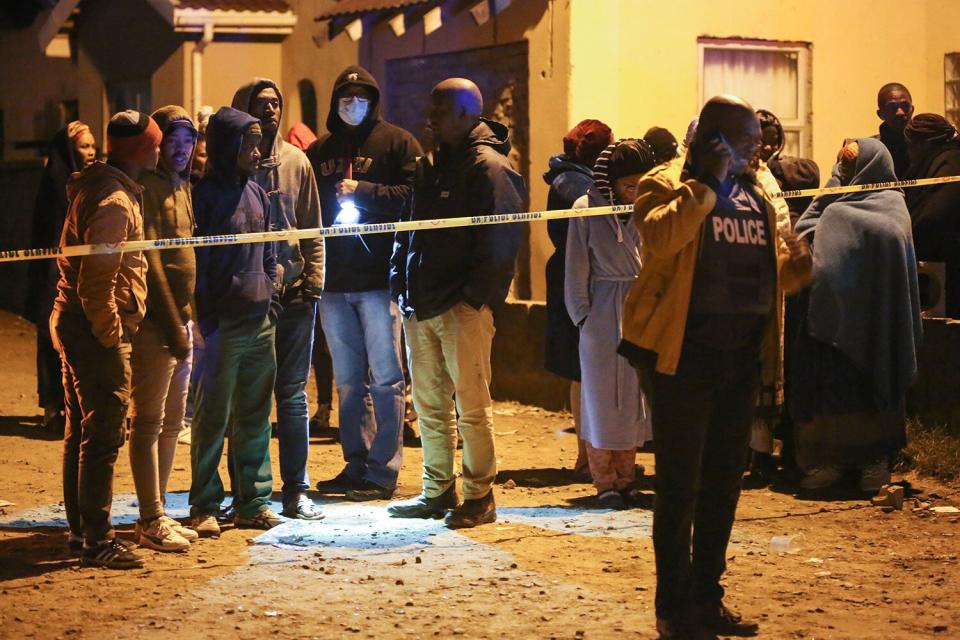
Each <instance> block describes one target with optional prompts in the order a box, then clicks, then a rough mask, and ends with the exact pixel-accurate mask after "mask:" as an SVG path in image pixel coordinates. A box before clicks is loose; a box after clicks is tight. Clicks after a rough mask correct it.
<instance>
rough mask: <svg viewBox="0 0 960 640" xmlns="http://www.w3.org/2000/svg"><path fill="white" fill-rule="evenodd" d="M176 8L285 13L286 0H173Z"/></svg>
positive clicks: (288, 7) (288, 6)
mask: <svg viewBox="0 0 960 640" xmlns="http://www.w3.org/2000/svg"><path fill="white" fill-rule="evenodd" d="M173 4H174V5H175V6H176V7H177V8H178V9H191V10H198V11H257V12H277V13H287V12H288V11H290V5H289V4H287V2H286V0H174V2H173Z"/></svg>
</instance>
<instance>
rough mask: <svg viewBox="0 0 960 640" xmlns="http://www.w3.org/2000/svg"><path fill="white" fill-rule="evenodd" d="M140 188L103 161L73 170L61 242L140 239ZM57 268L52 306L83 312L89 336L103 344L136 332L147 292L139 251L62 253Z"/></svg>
mask: <svg viewBox="0 0 960 640" xmlns="http://www.w3.org/2000/svg"><path fill="white" fill-rule="evenodd" d="M142 192H143V189H142V188H141V187H140V185H138V184H137V183H136V182H134V181H133V180H132V179H131V178H130V176H128V175H127V174H125V173H124V172H123V171H121V170H120V169H117V168H116V167H112V166H110V165H108V164H106V163H103V162H95V163H93V164H92V165H90V166H89V167H87V168H86V169H84V170H83V171H82V172H80V173H75V174H73V175H72V176H71V177H70V181H69V182H68V183H67V200H68V202H69V203H70V208H69V210H68V212H67V218H66V220H65V221H64V224H63V233H62V235H61V237H60V246H64V247H68V246H72V245H78V244H115V243H118V242H126V241H129V240H142V239H143V215H142V213H141V211H142V204H141V194H142ZM57 268H58V269H59V270H60V280H59V282H58V283H57V290H58V293H57V299H56V300H55V301H54V309H56V310H57V311H59V312H65V313H77V314H83V315H84V316H86V318H87V320H89V322H90V330H91V332H92V333H93V335H94V337H96V339H97V340H98V341H99V342H100V344H102V345H103V346H104V347H107V348H111V347H115V346H117V345H118V344H120V342H121V341H122V340H123V339H124V335H126V336H128V337H129V336H132V335H133V334H135V333H136V332H137V327H138V326H139V325H140V321H141V320H142V319H143V314H144V312H145V311H146V298H147V282H146V275H147V262H146V260H145V259H144V257H143V252H141V251H131V252H128V253H112V254H101V255H92V256H81V257H76V258H67V257H63V256H61V257H60V258H57Z"/></svg>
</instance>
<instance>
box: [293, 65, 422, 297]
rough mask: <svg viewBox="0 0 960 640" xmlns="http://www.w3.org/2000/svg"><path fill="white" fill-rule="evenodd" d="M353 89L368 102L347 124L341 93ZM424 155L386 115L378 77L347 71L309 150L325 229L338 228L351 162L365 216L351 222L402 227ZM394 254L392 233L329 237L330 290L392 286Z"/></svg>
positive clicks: (360, 209)
mask: <svg viewBox="0 0 960 640" xmlns="http://www.w3.org/2000/svg"><path fill="white" fill-rule="evenodd" d="M350 86H355V87H363V88H364V89H365V90H366V92H368V94H369V102H367V103H365V106H358V107H356V108H355V109H356V110H355V111H354V112H353V113H352V115H349V116H348V117H358V116H359V115H360V113H359V112H360V111H362V110H363V109H364V108H365V109H366V111H365V112H364V113H363V117H362V119H361V120H360V122H359V123H358V124H356V125H349V124H348V123H347V122H345V121H344V119H343V117H341V114H340V113H339V112H340V108H339V99H340V97H341V94H343V92H344V90H345V89H347V88H348V87H350ZM355 104H358V105H359V104H362V103H361V101H355ZM422 155H423V150H422V149H421V148H420V143H418V142H417V140H416V138H414V137H413V135H411V134H410V133H409V132H407V131H406V130H404V129H401V128H400V127H397V126H395V125H393V124H390V123H389V122H387V121H386V120H384V119H383V118H382V116H381V115H380V87H379V85H378V84H377V81H376V79H375V78H374V77H373V76H372V75H370V73H369V72H368V71H367V70H366V69H364V68H363V67H358V66H351V67H347V68H346V69H344V70H343V72H342V73H341V74H340V75H339V76H338V77H337V80H336V82H335V83H334V86H333V92H332V93H331V95H330V112H329V113H328V114H327V133H326V134H325V135H321V136H320V139H319V140H317V141H316V142H314V143H313V144H312V145H310V148H309V149H307V157H308V158H309V159H310V162H311V163H312V164H313V169H314V173H315V174H316V176H317V186H318V187H319V189H320V203H321V209H322V210H323V224H324V226H327V227H329V226H331V225H333V224H335V223H336V222H337V216H338V214H339V213H340V210H341V203H340V201H339V200H338V199H337V188H336V187H337V184H338V183H339V182H340V181H341V180H343V179H344V178H345V173H346V166H347V164H350V165H351V173H352V175H351V176H346V177H348V178H352V179H353V180H355V181H356V182H357V185H356V191H355V192H354V193H353V194H352V198H353V204H354V205H355V206H356V209H357V211H358V212H359V218H357V219H356V220H353V221H347V222H352V223H355V224H375V223H380V222H396V221H398V220H399V219H400V214H401V212H402V210H403V207H404V205H405V204H406V202H407V200H408V199H409V197H410V194H411V192H412V188H413V176H414V171H415V169H416V166H417V159H418V158H419V157H420V156H422ZM341 222H343V220H342V219H341ZM392 248H393V237H392V236H391V235H390V234H388V233H381V234H373V235H367V236H364V237H362V238H361V237H360V236H341V237H338V238H330V239H329V240H327V255H328V259H327V281H326V286H325V290H326V291H332V292H344V293H346V292H356V291H372V290H376V289H385V288H387V287H388V286H389V271H390V264H389V263H390V252H391V250H392Z"/></svg>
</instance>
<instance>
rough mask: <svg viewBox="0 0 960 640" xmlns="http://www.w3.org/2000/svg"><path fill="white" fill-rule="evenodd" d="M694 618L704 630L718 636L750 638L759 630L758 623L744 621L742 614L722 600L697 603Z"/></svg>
mask: <svg viewBox="0 0 960 640" xmlns="http://www.w3.org/2000/svg"><path fill="white" fill-rule="evenodd" d="M696 620H697V623H698V624H699V625H700V626H701V627H703V628H704V629H705V630H707V631H709V632H711V633H715V634H716V635H718V636H736V637H738V638H750V637H753V636H755V635H757V632H758V631H759V630H760V625H759V624H757V623H756V622H748V621H745V620H744V619H743V616H741V615H740V614H739V613H735V612H734V611H732V610H730V609H728V608H727V607H726V606H724V604H723V603H722V602H719V603H716V604H702V605H697V607H696Z"/></svg>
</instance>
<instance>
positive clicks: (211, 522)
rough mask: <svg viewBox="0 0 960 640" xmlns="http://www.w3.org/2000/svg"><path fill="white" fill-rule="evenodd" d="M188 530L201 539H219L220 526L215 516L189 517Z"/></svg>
mask: <svg viewBox="0 0 960 640" xmlns="http://www.w3.org/2000/svg"><path fill="white" fill-rule="evenodd" d="M190 528H191V529H193V530H194V531H196V532H197V534H199V536H200V537H201V538H219V537H220V524H219V523H218V522H217V518H216V516H213V515H210V514H209V513H207V514H204V515H202V516H193V517H191V518H190Z"/></svg>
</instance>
